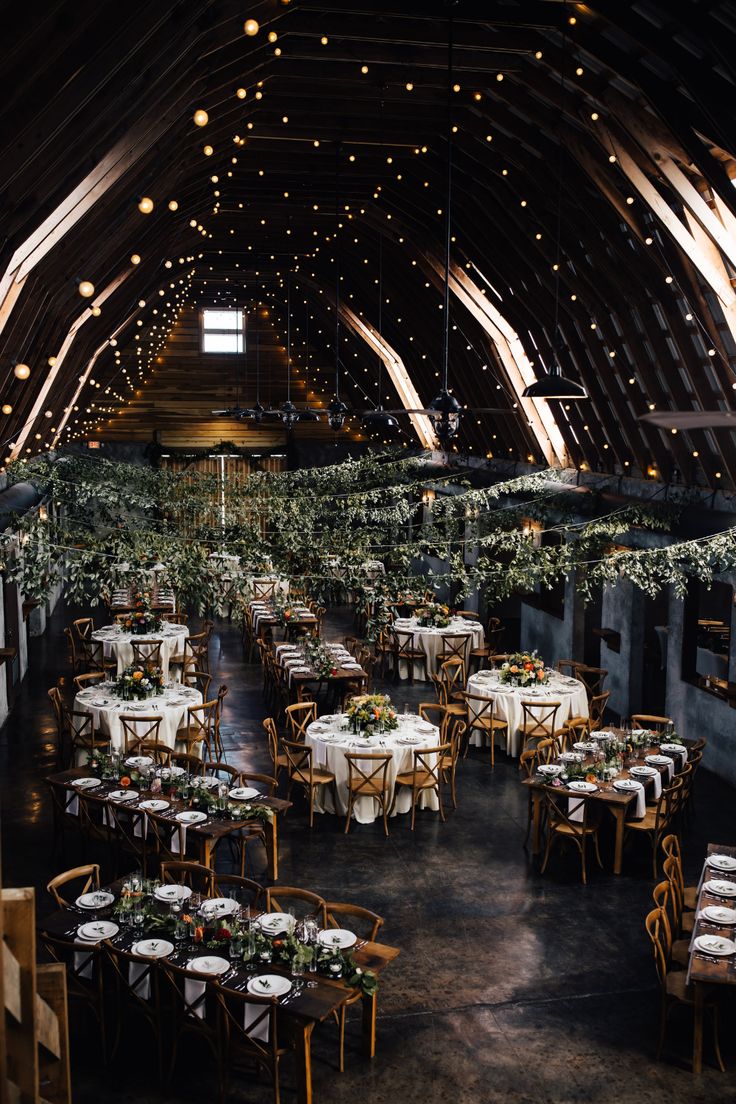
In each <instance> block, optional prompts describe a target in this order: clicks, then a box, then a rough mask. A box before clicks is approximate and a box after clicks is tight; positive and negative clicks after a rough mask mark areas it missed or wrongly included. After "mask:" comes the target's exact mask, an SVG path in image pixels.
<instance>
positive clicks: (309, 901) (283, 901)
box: [266, 886, 327, 928]
mask: <svg viewBox="0 0 736 1104" xmlns="http://www.w3.org/2000/svg"><path fill="white" fill-rule="evenodd" d="M289 909H293V911H294V915H295V916H297V919H299V917H301V916H314V917H316V918H318V919H319V921H320V922H321V924H322V927H323V928H326V927H327V917H326V916H325V899H324V897H320V895H319V894H318V893H312V892H311V890H309V889H298V888H297V887H295V886H270V887H269V888H267V889H266V912H288V911H289Z"/></svg>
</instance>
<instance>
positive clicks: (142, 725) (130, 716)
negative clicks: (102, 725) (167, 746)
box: [118, 713, 162, 754]
mask: <svg viewBox="0 0 736 1104" xmlns="http://www.w3.org/2000/svg"><path fill="white" fill-rule="evenodd" d="M118 719H119V721H120V725H121V727H122V730H123V748H124V750H125V752H126V754H129V753H130V752H132V753H133V754H135V753H136V751H137V748H138V747H139V746H140V744H142V743H143V742H144V741H145V742H146V743H147V744H154V745H157V744H159V743H160V740H159V733H160V731H161V720H162V718H161V714H156V713H152V714H151V715H150V716H147V715H144V714H142V713H121V714H120V716H119V718H118Z"/></svg>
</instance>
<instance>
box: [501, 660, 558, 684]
mask: <svg viewBox="0 0 736 1104" xmlns="http://www.w3.org/2000/svg"><path fill="white" fill-rule="evenodd" d="M499 677H500V679H501V682H505V683H508V684H509V685H510V686H544V684H545V683H546V682H547V680H548V679H549V672H548V671H547V668H546V667H545V666H544V660H543V659H540V658H539V656H538V655H537V653H536V652H514V654H513V655H510V656H509V657H508V659H507V660H506V662H505V663H503V664H502V665H501V674H500V676H499Z"/></svg>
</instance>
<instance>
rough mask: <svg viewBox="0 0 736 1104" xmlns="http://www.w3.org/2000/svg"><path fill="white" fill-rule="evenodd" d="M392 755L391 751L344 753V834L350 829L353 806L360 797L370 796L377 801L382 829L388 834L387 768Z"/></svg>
mask: <svg viewBox="0 0 736 1104" xmlns="http://www.w3.org/2000/svg"><path fill="white" fill-rule="evenodd" d="M392 758H393V756H392V754H391V752H385V753H383V752H364V753H363V754H362V755H361V754H351V753H349V752H346V753H345V762H346V763H347V765H348V808H347V813H346V816H345V834H346V835H347V833H348V832H349V831H350V822H351V820H352V816H353V806H354V805H355V801H356V800H357V798H360V797H371V798H373V799H374V801H377V802H378V805H379V808H380V814H381V818H382V820H383V831H384V834H385V835H388V800H389V790H390V782H389V779H388V768H389V766H390V764H391V760H392Z"/></svg>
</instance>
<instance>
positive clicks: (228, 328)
mask: <svg viewBox="0 0 736 1104" xmlns="http://www.w3.org/2000/svg"><path fill="white" fill-rule="evenodd" d="M243 347H244V341H243V312H242V310H239V309H237V310H211V309H205V310H203V311H202V352H204V353H242V352H243Z"/></svg>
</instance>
